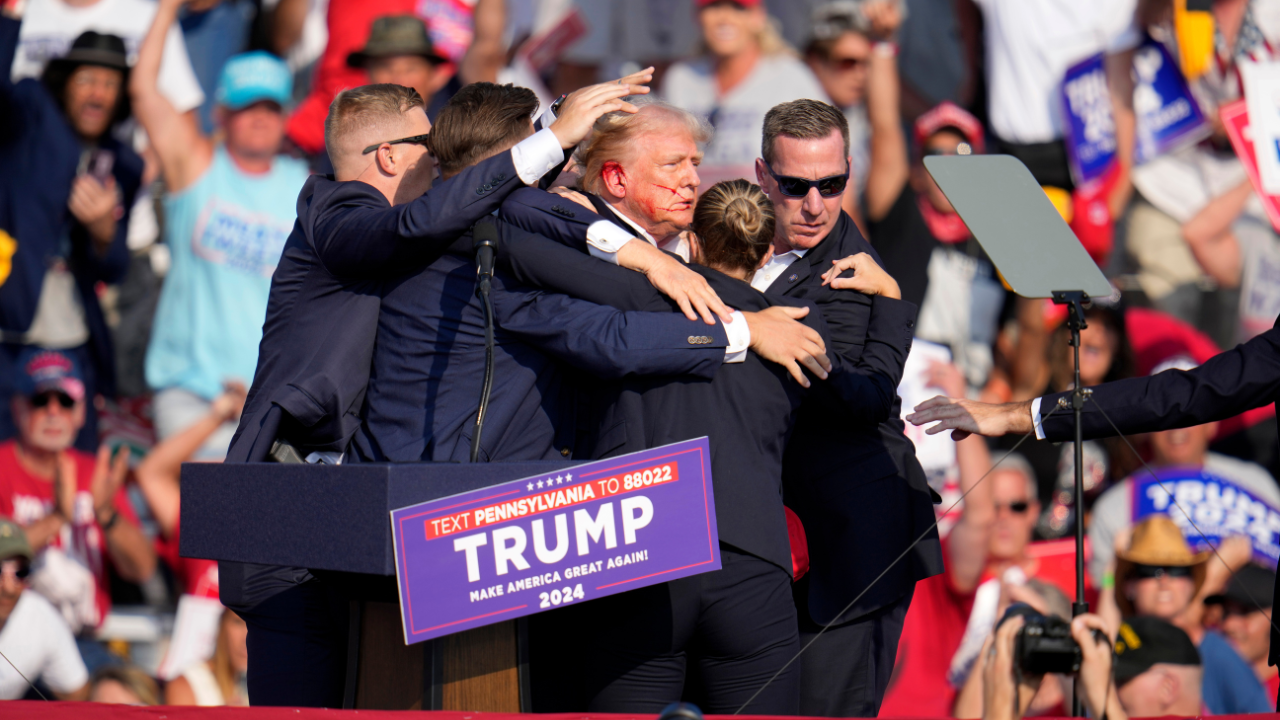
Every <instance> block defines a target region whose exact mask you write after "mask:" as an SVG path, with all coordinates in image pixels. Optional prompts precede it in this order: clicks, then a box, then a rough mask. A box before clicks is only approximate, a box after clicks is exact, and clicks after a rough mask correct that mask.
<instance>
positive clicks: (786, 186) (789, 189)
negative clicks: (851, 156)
mask: <svg viewBox="0 0 1280 720" xmlns="http://www.w3.org/2000/svg"><path fill="white" fill-rule="evenodd" d="M764 167H765V169H766V170H768V171H769V174H770V175H771V176H773V179H774V180H776V181H778V190H780V191H782V194H783V195H786V196H787V197H804V196H805V195H808V194H809V189H810V188H815V187H816V188H818V194H819V195H821V196H823V197H835V196H836V195H839V194H841V193H843V192H844V188H845V186H846V185H848V184H849V170H848V169H846V170H845V171H844V174H843V175H832V176H831V177H824V178H818V179H817V180H810V179H808V178H800V177H791V176H790V175H779V174H778V173H776V172H774V171H773V168H772V167H770V166H769V163H768V161H766V162H765V164H764Z"/></svg>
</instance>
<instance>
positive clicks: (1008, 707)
mask: <svg viewBox="0 0 1280 720" xmlns="http://www.w3.org/2000/svg"><path fill="white" fill-rule="evenodd" d="M1157 622H1158V621H1157ZM1051 625H1052V626H1056V627H1050V626H1051ZM1029 626H1036V627H1037V628H1038V630H1039V631H1041V632H1043V634H1042V635H1040V636H1039V637H1040V638H1042V641H1041V643H1040V644H1039V645H1038V646H1037V644H1036V643H1033V642H1030V641H1029V638H1031V637H1036V635H1034V634H1033V633H1028V632H1026V631H1027V629H1028V627H1029ZM1068 628H1069V633H1070V639H1071V642H1072V645H1074V648H1075V649H1076V650H1078V654H1077V652H1076V650H1072V651H1065V649H1066V645H1065V644H1064V643H1063V642H1061V641H1063V640H1065V639H1066V638H1065V637H1062V636H1063V635H1065V634H1066V632H1067V631H1068ZM1173 629H1174V630H1177V628H1173ZM994 637H995V639H994V640H993V641H992V642H991V643H990V644H989V645H988V648H989V649H987V650H986V652H985V657H984V659H983V661H982V662H983V666H982V699H983V703H982V718H983V720H1020V719H1021V718H1022V717H1023V715H1024V714H1025V713H1026V711H1027V708H1028V707H1030V705H1031V700H1032V698H1034V697H1035V695H1036V692H1038V691H1039V689H1040V684H1041V682H1042V681H1043V680H1044V676H1045V674H1046V673H1045V672H1043V670H1045V669H1051V667H1050V665H1051V663H1052V662H1053V660H1054V659H1056V660H1059V661H1062V660H1065V661H1066V662H1067V663H1068V664H1069V665H1075V666H1076V669H1077V674H1076V685H1077V687H1078V688H1079V690H1078V692H1079V694H1080V702H1081V704H1083V705H1084V708H1085V710H1086V711H1088V715H1089V717H1093V718H1104V717H1105V718H1106V719H1107V720H1128V717H1129V716H1128V714H1127V713H1126V712H1125V708H1124V707H1123V706H1122V705H1121V702H1120V698H1119V695H1118V692H1117V689H1116V683H1114V682H1113V681H1112V677H1111V672H1112V664H1113V655H1112V648H1111V647H1110V645H1111V642H1110V639H1109V638H1108V637H1107V635H1106V623H1105V622H1104V621H1103V619H1102V618H1101V617H1099V616H1098V615H1094V614H1092V613H1086V614H1084V615H1080V616H1079V617H1076V618H1075V619H1074V620H1072V621H1071V623H1070V625H1069V626H1067V624H1066V623H1065V622H1064V621H1062V620H1058V619H1056V618H1046V617H1045V616H1043V615H1040V614H1039V613H1037V612H1035V611H1034V610H1032V609H1031V608H1030V607H1029V606H1026V605H1014V606H1013V607H1011V608H1010V609H1009V611H1007V612H1006V613H1005V616H1004V619H1003V620H1001V622H1000V624H999V625H998V626H996V630H995V636H994ZM1184 637H1185V633H1184ZM1046 640H1048V641H1049V642H1045V641H1046ZM1050 642H1052V643H1053V645H1052V648H1050V647H1048V646H1049V644H1050ZM1188 642H1189V641H1188ZM1054 650H1057V652H1053V651H1054ZM1194 650H1195V647H1194V646H1192V651H1194ZM1050 655H1052V656H1054V657H1053V658H1052V659H1050V658H1049V656H1050ZM1072 655H1075V658H1078V660H1076V659H1075V658H1072V657H1071V656H1072ZM1117 666H1119V663H1117ZM1124 667H1126V668H1128V667H1129V666H1124ZM1134 667H1136V664H1135V665H1134ZM1062 669H1064V670H1071V669H1072V668H1071V667H1070V666H1068V667H1064V668H1062ZM1129 677H1133V676H1132V675H1130V676H1129ZM1143 714H1144V715H1147V714H1150V715H1162V714H1170V713H1160V712H1156V713H1143ZM1188 714H1194V713H1188Z"/></svg>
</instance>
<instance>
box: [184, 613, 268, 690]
mask: <svg viewBox="0 0 1280 720" xmlns="http://www.w3.org/2000/svg"><path fill="white" fill-rule="evenodd" d="M248 634H249V631H248V628H247V626H246V625H245V624H244V620H241V619H240V616H239V615H237V614H235V613H234V612H232V611H231V610H229V609H228V610H224V611H223V613H222V619H221V620H220V621H219V622H218V640H217V644H216V645H215V647H214V651H213V657H211V658H209V660H208V661H206V662H201V663H196V664H195V665H192V666H191V667H189V668H187V669H186V671H184V672H183V673H182V676H181V677H177V678H174V679H173V680H172V681H170V682H169V684H168V685H167V686H165V689H164V702H165V704H166V705H199V706H201V707H212V706H218V705H248V704H249V693H248V690H247V689H246V687H245V670H246V669H247V668H248V667H249V652H248V650H247V649H246V647H245V638H246V637H247V636H248Z"/></svg>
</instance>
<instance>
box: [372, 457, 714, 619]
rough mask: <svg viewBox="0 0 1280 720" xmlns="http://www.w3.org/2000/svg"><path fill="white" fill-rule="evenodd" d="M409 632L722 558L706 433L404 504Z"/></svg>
mask: <svg viewBox="0 0 1280 720" xmlns="http://www.w3.org/2000/svg"><path fill="white" fill-rule="evenodd" d="M391 525H392V537H393V538H394V541H395V551H396V579H397V580H398V581H399V585H400V613H401V617H402V619H403V621H404V637H405V642H406V643H408V644H411V643H415V642H421V641H423V640H430V639H432V638H437V637H440V636H442V635H450V634H452V633H456V632H460V631H462V630H467V629H470V628H474V627H479V626H481V625H488V624H490V623H495V622H500V621H503V620H510V619H512V618H517V617H521V616H524V615H532V614H533V613H537V612H542V611H544V610H550V609H552V608H555V607H561V606H563V605H566V604H573V603H581V602H585V601H588V600H592V599H594V598H598V597H604V596H606V595H612V594H614V593H620V592H626V591H627V590H634V589H635V588H639V587H644V586H646V585H654V584H657V583H662V582H667V581H668V580H675V579H676V578H681V577H685V576H688V575H696V574H698V573H703V572H710V571H712V570H719V569H720V548H719V540H718V537H719V536H718V534H717V532H716V510H715V499H714V497H713V494H712V489H711V455H710V452H709V450H708V448H707V439H706V438H699V439H697V440H686V441H684V442H680V443H674V444H671V445H664V446H663V447H659V448H654V449H652V450H645V451H643V452H638V453H632V454H630V455H623V456H621V457H616V458H610V459H608V460H601V461H598V462H592V463H586V464H584V465H579V466H577V467H574V468H571V469H569V470H567V471H564V470H562V471H558V472H555V473H549V474H546V475H538V476H535V477H529V478H523V479H520V480H513V481H511V482H508V483H503V484H500V485H494V486H492V487H488V488H484V489H481V490H474V491H472V492H467V493H463V494H460V495H453V496H451V497H447V498H441V499H439V500H433V501H431V502H425V503H421V504H419V505H413V506H411V507H407V508H401V509H399V510H394V511H392V513H391Z"/></svg>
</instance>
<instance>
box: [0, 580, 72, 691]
mask: <svg viewBox="0 0 1280 720" xmlns="http://www.w3.org/2000/svg"><path fill="white" fill-rule="evenodd" d="M0 653H4V656H5V657H7V658H8V659H9V662H0V700H17V699H19V698H21V697H22V696H23V694H25V693H26V692H27V683H26V681H25V680H23V679H22V676H20V675H18V673H17V672H15V671H14V669H13V668H14V666H16V667H17V668H18V669H19V670H21V671H22V674H23V675H26V676H27V678H28V679H29V680H31V681H32V682H35V681H36V680H43V681H44V684H45V685H48V686H49V689H50V690H53V691H54V692H56V693H72V692H75V691H76V690H79V689H80V688H82V687H84V684H85V683H87V682H89V672H88V671H87V670H86V669H85V667H84V660H81V659H80V650H79V649H77V648H76V639H75V638H74V637H73V636H72V635H71V630H70V629H69V628H67V624H66V623H65V622H63V620H62V615H61V614H59V613H58V611H57V610H55V609H54V608H53V606H52V605H50V604H49V601H48V600H45V599H44V598H42V597H40V595H39V594H38V593H36V592H33V591H31V590H25V591H23V593H22V596H21V597H19V598H18V604H17V605H16V606H15V607H14V608H13V613H11V614H10V615H9V620H8V621H7V622H5V624H4V627H3V628H0ZM9 663H13V665H10V664H9Z"/></svg>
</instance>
